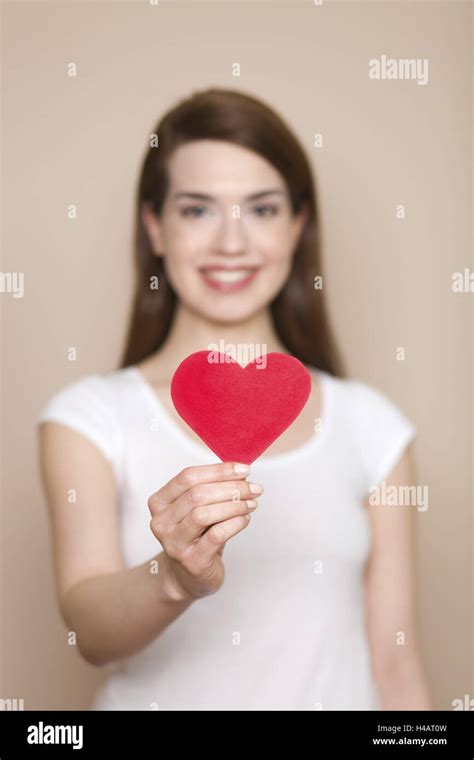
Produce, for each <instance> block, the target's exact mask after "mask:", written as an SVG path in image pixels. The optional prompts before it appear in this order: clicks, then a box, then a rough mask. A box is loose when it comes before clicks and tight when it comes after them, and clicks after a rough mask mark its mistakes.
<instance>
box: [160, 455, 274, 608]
mask: <svg viewBox="0 0 474 760" xmlns="http://www.w3.org/2000/svg"><path fill="white" fill-rule="evenodd" d="M249 471H250V468H249V467H248V466H247V465H241V464H238V463H233V462H226V463H224V464H215V465H214V464H213V465H200V466H198V467H186V468H185V469H184V470H181V472H179V473H178V474H177V475H175V477H174V478H172V479H171V480H169V481H168V483H166V485H164V486H163V487H162V488H160V490H159V491H157V492H156V493H154V494H153V495H152V496H150V498H149V499H148V508H149V509H150V512H151V515H152V518H151V521H150V528H151V530H152V533H153V534H154V536H155V537H156V538H157V539H158V540H159V541H160V543H161V545H162V547H163V550H164V554H165V556H166V558H167V559H166V573H167V574H168V580H169V584H170V587H169V588H170V594H171V596H173V598H181V599H192V598H200V597H203V596H208V595H209V594H213V593H215V592H216V591H217V590H218V589H219V588H220V587H221V586H222V584H223V582H224V565H223V562H222V553H223V551H224V546H225V544H226V542H227V541H228V540H229V539H230V538H232V537H233V536H235V535H237V533H239V532H240V531H241V530H243V529H244V528H246V527H247V525H248V524H249V521H250V513H251V512H253V511H254V509H256V507H257V502H256V501H255V497H256V496H259V495H260V494H261V493H262V491H263V489H262V488H261V486H257V485H256V484H253V483H247V482H246V480H245V478H246V477H247V475H248V474H249Z"/></svg>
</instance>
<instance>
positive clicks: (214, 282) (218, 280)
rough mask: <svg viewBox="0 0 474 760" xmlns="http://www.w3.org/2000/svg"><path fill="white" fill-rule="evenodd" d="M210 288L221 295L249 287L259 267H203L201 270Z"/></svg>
mask: <svg viewBox="0 0 474 760" xmlns="http://www.w3.org/2000/svg"><path fill="white" fill-rule="evenodd" d="M199 272H200V274H201V277H202V278H203V280H204V282H205V283H206V285H208V287H210V288H213V289H214V290H218V291H220V292H221V293H231V292H234V291H236V290H241V289H242V288H245V287H246V286H247V285H249V284H250V283H251V282H252V280H253V279H254V278H255V276H256V274H257V272H258V268H257V267H203V268H201V269H200V270H199Z"/></svg>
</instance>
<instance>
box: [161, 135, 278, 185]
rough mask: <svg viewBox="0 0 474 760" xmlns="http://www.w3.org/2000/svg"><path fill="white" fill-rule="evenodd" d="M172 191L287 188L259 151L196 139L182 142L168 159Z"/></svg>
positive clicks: (219, 141) (221, 142)
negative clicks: (183, 143)
mask: <svg viewBox="0 0 474 760" xmlns="http://www.w3.org/2000/svg"><path fill="white" fill-rule="evenodd" d="M168 172H169V178H170V184H171V188H172V190H173V191H179V192H183V191H194V192H202V193H209V194H212V195H226V194H235V193H242V194H243V195H245V194H251V193H253V192H258V191H259V190H262V189H268V188H272V189H275V188H279V189H281V190H284V189H285V182H284V179H283V177H282V176H281V174H280V173H279V172H278V171H277V170H276V169H275V168H274V167H273V166H272V165H271V164H270V163H269V162H268V161H267V160H266V159H265V158H263V156H260V155H259V154H258V153H255V152H254V151H252V150H248V149H247V148H243V147H241V146H240V145H235V144H233V143H228V142H224V141H221V140H195V141H193V142H190V143H186V144H185V145H180V146H179V148H177V149H176V150H175V151H174V152H173V153H172V155H171V157H170V160H169V163H168Z"/></svg>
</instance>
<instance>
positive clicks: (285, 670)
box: [38, 367, 416, 710]
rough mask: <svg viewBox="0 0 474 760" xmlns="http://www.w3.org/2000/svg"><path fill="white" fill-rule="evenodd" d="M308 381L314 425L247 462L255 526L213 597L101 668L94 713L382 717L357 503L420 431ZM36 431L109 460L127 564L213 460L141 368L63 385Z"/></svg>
mask: <svg viewBox="0 0 474 760" xmlns="http://www.w3.org/2000/svg"><path fill="white" fill-rule="evenodd" d="M308 369H310V370H311V368H310V367H308ZM311 371H313V372H316V371H317V370H314V369H313V370H311ZM318 372H319V377H320V383H321V412H320V419H321V429H320V430H319V431H318V432H315V433H314V436H313V437H312V438H311V440H310V441H309V442H307V443H305V444H303V445H301V446H299V447H297V448H296V449H294V450H293V451H290V452H289V453H282V454H275V455H265V454H264V455H263V456H261V457H260V458H259V459H258V460H256V461H255V462H254V463H253V465H252V466H251V475H250V478H249V479H250V480H251V481H253V482H257V483H261V484H262V485H263V487H264V489H265V490H264V493H263V495H262V496H261V497H259V506H258V509H257V510H256V511H255V512H254V513H253V514H252V518H251V521H250V525H249V527H248V528H246V529H245V530H243V531H242V532H241V533H239V534H238V535H237V536H235V537H234V538H232V539H231V540H229V542H228V543H227V545H226V549H225V552H224V556H223V559H224V565H225V568H226V575H225V580H224V584H223V586H222V587H221V588H220V589H219V590H218V591H217V592H216V593H215V594H212V595H210V596H208V597H204V598H203V599H199V600H197V601H196V602H194V603H193V604H191V606H190V607H188V608H187V609H186V610H185V612H184V613H183V614H181V615H180V616H179V617H178V618H177V619H176V620H174V621H173V622H172V623H171V624H170V626H169V627H168V628H167V629H166V630H165V631H164V632H163V633H162V634H161V635H160V636H159V637H158V638H157V639H155V640H154V641H153V642H152V643H151V644H150V645H148V646H147V647H145V648H144V649H142V650H141V651H140V652H139V653H137V654H136V655H133V656H131V657H128V658H124V659H122V660H120V661H119V662H116V663H114V664H113V665H111V666H108V670H109V672H108V677H107V680H106V682H105V684H104V686H103V687H102V689H101V690H100V691H99V693H98V694H97V695H96V698H95V701H94V703H93V705H92V708H91V709H93V710H126V709H128V710H153V709H158V710H203V709H204V710H207V709H208V710H233V709H238V710H260V709H262V710H265V709H266V710H283V709H285V710H315V709H316V710H318V709H319V710H320V709H322V710H351V709H355V710H377V709H380V703H379V701H378V695H377V691H376V686H375V682H374V680H373V677H372V672H371V665H370V653H369V645H368V640H367V634H366V629H365V624H364V614H365V610H364V601H363V583H362V580H363V578H362V573H363V569H364V563H365V561H366V558H367V556H368V553H369V551H370V544H371V535H370V527H369V519H368V515H367V513H366V510H365V509H364V507H363V506H362V502H363V500H364V497H366V496H367V494H368V491H369V489H370V487H371V486H375V485H377V484H379V483H380V482H381V481H383V480H384V479H385V478H386V477H387V476H388V474H389V473H390V471H391V470H392V468H393V466H394V465H395V464H396V462H397V461H398V459H399V458H400V456H401V454H402V453H403V450H404V449H405V447H406V446H407V444H408V443H409V441H410V440H411V439H412V438H413V437H414V435H415V432H416V431H415V427H414V426H413V425H412V423H411V422H410V421H409V420H408V419H407V418H406V417H405V415H404V414H403V413H402V412H401V411H400V409H399V408H398V407H397V406H396V405H395V404H394V403H393V402H392V401H390V400H389V399H388V398H387V397H386V396H385V395H384V394H383V393H382V392H380V391H379V390H377V389H375V388H373V387H372V386H370V385H368V384H366V383H364V382H361V381H358V380H352V379H351V380H349V379H339V378H335V377H333V376H332V375H330V374H329V373H326V372H322V371H318ZM45 420H53V421H56V422H60V423H63V424H65V425H68V426H70V427H72V428H74V429H75V430H77V431H79V432H80V433H82V434H83V435H84V436H86V437H87V438H88V439H90V440H91V441H93V442H94V443H95V444H96V446H97V447H98V448H99V449H100V451H101V452H102V453H103V454H104V456H105V457H106V458H107V459H108V460H109V461H110V462H111V464H112V466H113V469H114V472H115V474H116V478H117V483H118V489H119V496H120V499H119V510H120V527H121V539H122V547H123V555H124V559H125V563H126V566H127V567H132V566H135V565H138V564H141V563H143V562H146V561H149V560H151V559H152V558H153V557H154V556H155V555H156V554H158V553H159V552H160V551H161V549H162V547H161V545H160V543H159V542H158V541H157V539H156V538H155V537H154V535H153V534H152V532H151V530H150V526H149V523H150V512H149V509H148V505H147V501H148V498H149V496H151V494H152V493H154V492H155V491H157V490H158V489H159V488H160V487H161V486H162V485H164V484H165V483H166V482H167V481H168V480H169V479H170V478H171V477H173V476H174V475H176V474H177V473H178V472H179V471H180V470H181V469H182V468H183V467H186V466H191V465H202V464H210V463H214V462H219V461H220V460H219V459H218V457H217V456H216V455H215V454H213V452H211V451H210V449H208V448H207V447H206V446H205V444H204V443H202V444H201V443H198V442H196V441H195V440H193V439H191V438H190V437H188V436H187V434H186V433H185V432H184V430H182V429H181V428H180V427H179V426H178V424H177V423H176V421H175V420H173V418H172V417H171V416H170V414H169V411H168V410H167V409H166V408H165V407H164V405H163V404H162V402H161V401H160V400H159V398H158V396H157V395H156V394H155V392H154V391H153V389H152V387H151V385H149V383H148V382H147V381H146V380H145V378H144V377H143V375H142V374H141V373H140V372H139V371H138V370H137V369H136V368H135V367H127V368H126V369H120V370H114V371H111V372H108V373H106V374H102V375H101V374H94V375H87V376H84V377H82V378H80V379H79V380H76V381H74V382H72V383H70V384H68V385H67V386H66V387H64V388H63V389H62V390H60V391H59V392H58V393H56V395H54V396H53V397H52V398H51V399H50V401H49V402H48V403H47V404H46V406H45V407H44V408H43V410H42V412H41V414H40V416H39V418H38V423H39V422H41V421H45ZM382 508H384V509H387V508H389V507H382ZM97 509H100V504H98V505H97ZM84 551H87V547H84Z"/></svg>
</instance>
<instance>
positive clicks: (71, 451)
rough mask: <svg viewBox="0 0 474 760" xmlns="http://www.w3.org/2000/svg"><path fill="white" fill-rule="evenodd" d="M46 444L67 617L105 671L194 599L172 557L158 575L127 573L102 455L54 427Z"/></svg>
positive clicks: (163, 560) (144, 570)
mask: <svg viewBox="0 0 474 760" xmlns="http://www.w3.org/2000/svg"><path fill="white" fill-rule="evenodd" d="M39 444H40V468H41V475H42V480H43V484H44V489H45V493H46V497H47V503H48V507H49V512H50V524H51V528H52V540H53V551H54V566H55V581H56V591H57V597H58V601H59V608H60V612H61V614H62V617H63V619H64V621H65V623H66V624H67V625H68V627H69V629H70V630H71V631H75V633H76V637H77V646H78V649H79V651H80V653H81V654H82V656H83V657H84V658H85V659H86V660H87V661H88V662H89V663H90V664H92V665H104V664H106V663H108V662H110V661H112V660H116V659H120V658H122V657H125V656H128V655H131V654H133V653H135V652H136V651H138V650H140V649H141V648H143V647H144V646H146V645H147V644H149V643H150V642H151V641H153V640H154V639H155V638H156V637H157V636H158V635H159V634H160V633H161V632H162V631H163V630H164V629H165V628H166V627H167V626H168V625H169V624H170V623H171V622H172V621H173V620H174V619H175V618H176V617H178V616H179V615H180V614H181V613H182V612H184V610H186V609H187V607H188V606H189V605H190V604H191V601H193V598H192V597H191V596H190V595H189V596H188V595H184V594H183V592H182V589H181V588H180V587H179V586H178V585H177V584H176V585H175V583H174V580H173V577H174V576H173V575H172V574H171V573H169V572H168V568H169V566H168V562H169V559H168V557H167V555H166V554H165V553H164V552H160V553H159V554H157V555H156V556H155V557H154V558H153V559H156V560H158V573H157V574H153V573H152V572H151V565H150V563H149V562H145V563H144V564H142V565H139V566H137V567H133V568H131V569H126V568H125V567H124V562H123V558H122V555H121V551H120V537H119V526H118V505H117V495H116V489H115V479H114V474H113V471H112V467H111V465H110V463H109V462H108V461H107V460H106V459H105V457H104V456H103V455H102V453H101V452H100V451H99V449H98V448H96V446H94V444H93V443H91V442H90V441H89V440H87V439H86V438H84V437H83V436H82V435H80V434H79V433H77V432H76V431H74V430H71V429H70V428H68V427H66V426H64V425H60V424H57V423H54V422H46V423H43V424H42V425H40V428H39ZM72 489H73V490H74V492H75V494H76V502H75V503H74V502H72V503H70V501H69V500H68V494H70V493H71V490H72ZM145 507H146V505H145V506H144V508H145Z"/></svg>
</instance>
